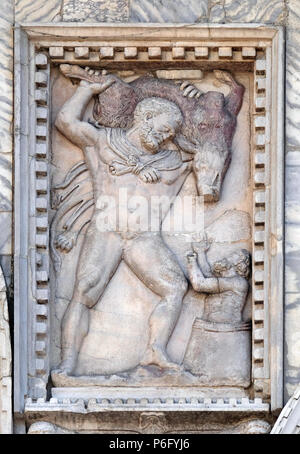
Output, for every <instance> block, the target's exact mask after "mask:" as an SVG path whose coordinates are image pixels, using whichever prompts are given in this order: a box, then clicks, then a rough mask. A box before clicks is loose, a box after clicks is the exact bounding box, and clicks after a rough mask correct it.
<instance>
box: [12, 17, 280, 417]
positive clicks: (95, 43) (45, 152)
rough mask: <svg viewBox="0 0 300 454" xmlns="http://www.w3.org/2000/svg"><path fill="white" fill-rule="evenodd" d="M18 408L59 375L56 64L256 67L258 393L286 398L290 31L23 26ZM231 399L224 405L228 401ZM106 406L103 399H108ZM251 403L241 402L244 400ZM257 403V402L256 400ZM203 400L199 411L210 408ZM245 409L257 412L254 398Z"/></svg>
mask: <svg viewBox="0 0 300 454" xmlns="http://www.w3.org/2000/svg"><path fill="white" fill-rule="evenodd" d="M15 36H16V37H15V39H16V43H15V49H16V50H15V68H16V77H15V80H16V83H15V314H16V315H15V323H16V324H15V345H16V346H18V347H17V348H16V350H17V353H16V355H15V409H16V411H17V412H22V411H23V409H24V396H29V397H30V398H32V399H34V400H36V399H45V398H46V387H47V381H48V374H49V364H48V363H49V361H48V356H49V355H48V342H49V339H48V338H49V331H50V327H49V321H48V304H49V301H50V286H49V276H48V272H49V222H48V211H47V210H48V206H49V192H50V184H49V175H48V173H49V160H48V158H49V109H50V99H49V80H50V64H59V63H74V64H75V63H76V64H79V65H89V66H93V65H94V66H97V65H100V64H101V67H106V68H108V69H109V68H110V67H114V68H118V67H120V68H124V65H125V66H126V65H127V66H126V67H127V68H130V64H131V63H132V62H134V64H135V66H136V65H141V67H143V65H144V66H145V65H149V64H151V68H154V69H160V68H162V63H163V69H168V68H176V65H178V64H179V66H180V62H181V63H182V62H185V63H188V64H189V68H192V69H201V68H206V69H207V68H211V69H215V68H222V69H230V68H232V69H234V70H246V71H251V72H252V73H253V74H254V90H253V94H254V99H253V112H252V113H251V118H252V145H251V148H252V185H253V224H252V232H253V248H252V257H253V278H252V289H253V317H252V319H253V333H252V334H253V335H252V347H253V348H252V376H253V384H254V397H256V398H258V399H263V400H264V401H265V402H270V401H271V408H272V409H277V408H280V407H281V406H282V345H283V339H282V306H283V293H282V292H283V264H282V260H283V256H282V243H283V156H284V153H283V117H282V112H283V99H282V98H283V95H282V93H283V91H282V87H283V45H282V43H283V31H282V29H281V28H280V27H265V26H261V25H255V24H254V25H251V26H250V25H247V26H243V25H235V26H234V27H231V26H226V25H220V26H218V25H214V26H208V25H192V26H187V25H163V26H162V25H159V26H156V25H152V24H144V25H136V24H134V25H133V24H132V25H131V24H126V25H125V24H124V25H114V24H97V26H95V25H85V24H76V27H74V26H73V24H55V25H53V24H43V25H38V24H24V25H21V26H19V27H17V29H16V34H15ZM226 405H227V403H226V404H224V403H223V404H222V405H221V407H222V406H223V408H225V407H226ZM100 406H101V405H100ZM242 407H243V406H241V407H240V408H242ZM250 407H251V405H250ZM201 408H202V407H201V405H200V403H199V402H198V409H199V411H201ZM244 410H245V411H248V410H249V406H248V405H246V407H245V409H244Z"/></svg>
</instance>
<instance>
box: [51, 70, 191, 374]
mask: <svg viewBox="0 0 300 454" xmlns="http://www.w3.org/2000/svg"><path fill="white" fill-rule="evenodd" d="M113 83H114V79H112V78H110V77H109V76H107V78H106V79H105V81H104V82H102V83H89V82H87V81H81V82H80V85H79V87H78V88H77V90H76V92H75V94H74V95H73V96H72V97H71V98H70V99H69V100H68V101H67V102H66V103H65V104H64V106H63V107H62V109H61V111H60V112H59V114H58V116H57V119H56V123H55V124H56V127H57V128H58V130H59V131H60V132H61V133H62V134H63V135H64V136H65V137H67V138H68V139H69V140H70V141H71V142H72V143H74V144H75V145H77V146H79V147H80V148H81V149H82V150H83V152H84V155H85V161H86V163H87V165H88V168H89V171H90V174H91V177H92V181H93V190H94V198H95V210H94V214H93V217H92V219H91V223H90V225H89V227H88V230H87V232H86V236H85V239H84V243H83V246H82V250H81V254H80V258H79V262H78V266H77V274H76V282H75V289H74V293H73V297H72V301H71V303H70V304H69V306H68V308H67V310H66V312H65V314H64V317H63V321H62V362H61V364H60V365H59V369H58V370H59V371H60V372H61V373H65V374H69V375H71V374H72V373H74V372H75V368H76V362H77V357H78V353H79V350H80V347H81V344H82V341H83V339H84V337H85V336H86V334H87V332H88V323H89V321H88V320H89V308H92V307H93V306H95V304H96V303H97V302H98V300H99V299H100V297H101V295H102V294H103V292H104V290H105V288H106V286H107V285H108V283H109V281H110V280H111V278H112V276H113V275H114V273H115V271H116V269H117V268H118V266H119V264H120V261H121V260H124V261H125V263H126V264H127V265H128V267H129V268H130V269H131V270H132V271H133V272H134V273H135V274H136V276H137V277H138V278H139V279H140V280H141V281H142V282H143V283H144V284H145V286H146V287H148V288H149V289H151V290H152V291H153V292H154V293H156V294H157V295H158V296H159V297H160V302H159V303H158V305H157V306H156V307H155V308H154V310H153V312H152V315H151V318H150V323H149V325H150V335H149V343H148V349H147V351H146V352H145V355H144V358H143V359H142V361H141V363H140V364H141V365H145V366H146V365H150V364H153V365H156V366H158V367H160V368H174V369H177V368H178V367H179V366H178V365H177V364H175V363H172V362H171V361H170V360H169V358H168V356H167V354H166V345H167V342H168V339H169V337H170V334H171V333H172V331H173V328H174V325H175V323H176V321H177V318H178V315H179V313H180V310H181V305H182V299H183V297H184V295H185V293H186V291H187V281H186V279H185V276H184V274H183V272H182V270H181V268H180V266H179V264H178V262H177V259H176V257H175V255H174V254H173V253H172V252H171V251H170V250H169V249H168V247H167V246H166V244H165V243H164V241H163V239H162V237H161V235H160V232H158V233H157V234H153V233H150V232H144V233H137V232H130V231H128V232H118V231H106V232H103V231H100V230H99V228H97V216H98V215H99V213H100V214H101V203H100V204H99V203H97V202H98V201H99V200H101V197H102V196H103V195H107V196H112V197H115V199H116V200H117V199H118V195H119V189H120V188H122V189H124V188H125V189H126V190H127V192H128V198H129V197H132V196H143V197H145V198H147V200H150V197H151V196H153V195H156V196H161V195H167V196H168V197H169V198H170V199H171V198H172V197H174V196H176V195H177V194H178V192H179V191H180V188H181V186H182V184H183V183H184V181H185V179H186V177H187V175H188V174H189V173H190V171H191V169H192V163H191V161H187V162H183V161H182V159H181V154H180V152H179V151H177V149H176V147H175V146H174V144H172V139H173V138H174V136H175V134H176V132H177V130H178V129H179V127H180V125H181V123H182V114H181V112H180V110H179V108H178V107H177V106H176V104H175V103H173V102H171V101H167V100H165V99H162V98H147V99H144V100H143V101H141V102H140V103H138V105H137V107H136V109H135V112H134V121H133V125H132V127H131V128H130V129H128V130H122V129H117V128H114V129H112V128H101V127H100V128H96V127H95V126H93V125H91V124H89V123H88V122H86V121H82V117H83V114H84V112H85V110H86V108H87V105H88V103H89V102H90V100H91V99H92V97H93V96H94V95H98V94H100V93H102V92H103V91H104V90H106V89H107V88H108V87H110V86H111V84H113ZM162 147H163V148H164V150H162ZM166 149H167V151H166ZM164 210H165V212H164V213H162V219H163V217H164V215H166V214H167V212H168V210H169V207H165V208H164Z"/></svg>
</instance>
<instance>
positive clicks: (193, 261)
mask: <svg viewBox="0 0 300 454" xmlns="http://www.w3.org/2000/svg"><path fill="white" fill-rule="evenodd" d="M187 262H188V263H187V270H188V275H189V280H190V282H191V284H192V287H193V289H194V290H195V291H196V292H204V293H219V283H218V279H217V278H216V277H205V276H204V274H203V273H202V270H201V268H200V266H199V265H198V262H197V253H196V252H190V253H188V255H187Z"/></svg>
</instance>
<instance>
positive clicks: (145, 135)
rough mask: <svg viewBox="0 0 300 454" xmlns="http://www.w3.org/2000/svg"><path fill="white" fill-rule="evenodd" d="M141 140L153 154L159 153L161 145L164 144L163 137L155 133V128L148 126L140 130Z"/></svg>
mask: <svg viewBox="0 0 300 454" xmlns="http://www.w3.org/2000/svg"><path fill="white" fill-rule="evenodd" d="M140 139H141V142H142V144H143V145H144V146H145V147H146V148H147V149H148V150H149V151H150V152H151V153H153V154H154V153H156V152H157V150H158V147H159V145H160V144H161V143H162V142H163V140H162V136H161V135H160V134H159V133H155V132H154V130H153V128H152V127H151V126H149V125H146V124H144V125H143V126H142V127H141V129H140Z"/></svg>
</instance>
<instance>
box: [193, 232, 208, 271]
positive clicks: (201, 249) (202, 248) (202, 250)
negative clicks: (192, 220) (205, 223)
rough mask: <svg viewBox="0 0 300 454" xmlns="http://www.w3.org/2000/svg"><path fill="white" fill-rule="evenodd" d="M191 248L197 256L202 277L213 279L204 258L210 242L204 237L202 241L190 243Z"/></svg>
mask: <svg viewBox="0 0 300 454" xmlns="http://www.w3.org/2000/svg"><path fill="white" fill-rule="evenodd" d="M192 246H193V250H194V252H196V254H197V258H198V264H199V266H200V268H201V271H202V273H203V275H204V277H213V274H212V272H211V269H210V265H209V263H208V261H207V258H206V252H207V251H208V249H209V248H210V242H209V241H208V240H207V238H206V236H205V238H204V239H203V240H201V241H198V242H194V243H192Z"/></svg>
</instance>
